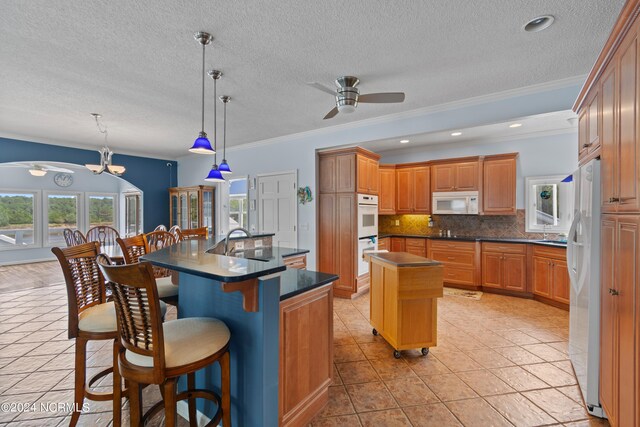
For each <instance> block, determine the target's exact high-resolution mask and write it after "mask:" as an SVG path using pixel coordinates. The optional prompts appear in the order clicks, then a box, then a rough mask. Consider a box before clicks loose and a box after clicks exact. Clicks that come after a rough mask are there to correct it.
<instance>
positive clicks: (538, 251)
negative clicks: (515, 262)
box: [533, 245, 567, 260]
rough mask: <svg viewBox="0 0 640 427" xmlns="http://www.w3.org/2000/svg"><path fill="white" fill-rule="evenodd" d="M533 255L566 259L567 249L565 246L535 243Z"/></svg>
mask: <svg viewBox="0 0 640 427" xmlns="http://www.w3.org/2000/svg"><path fill="white" fill-rule="evenodd" d="M533 255H534V256H542V257H547V258H556V259H561V260H566V259H567V250H566V249H565V248H553V247H551V246H542V245H533Z"/></svg>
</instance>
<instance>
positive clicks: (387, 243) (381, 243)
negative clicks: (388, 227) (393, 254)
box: [378, 237, 391, 251]
mask: <svg viewBox="0 0 640 427" xmlns="http://www.w3.org/2000/svg"><path fill="white" fill-rule="evenodd" d="M389 249H391V239H390V238H388V237H383V238H382V239H380V240H378V250H381V251H382V250H386V251H388V250H389Z"/></svg>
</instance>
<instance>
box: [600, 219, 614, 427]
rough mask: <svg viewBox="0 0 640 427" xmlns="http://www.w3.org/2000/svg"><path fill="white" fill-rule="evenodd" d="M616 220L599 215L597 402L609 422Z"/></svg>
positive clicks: (611, 415) (610, 418)
mask: <svg viewBox="0 0 640 427" xmlns="http://www.w3.org/2000/svg"><path fill="white" fill-rule="evenodd" d="M615 235H616V222H615V220H614V219H610V218H607V215H603V216H602V221H601V222H600V236H601V237H600V258H601V262H600V403H601V404H602V408H603V409H604V411H605V413H606V414H607V417H608V418H609V422H610V423H611V424H612V425H618V402H617V393H616V391H617V377H616V363H615V354H616V352H615V350H614V349H615V343H616V335H615V334H616V327H615V325H616V305H615V298H616V297H614V296H613V295H611V293H610V292H609V289H613V288H614V286H615V284H614V266H615V253H616V242H615V240H616V239H615Z"/></svg>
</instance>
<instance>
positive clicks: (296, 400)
mask: <svg viewBox="0 0 640 427" xmlns="http://www.w3.org/2000/svg"><path fill="white" fill-rule="evenodd" d="M279 357H280V370H279V372H280V373H279V375H280V378H279V384H278V388H279V399H278V402H279V425H281V426H300V425H307V424H308V423H309V421H310V420H311V419H313V417H314V416H315V415H316V414H317V413H318V412H319V411H320V410H322V407H323V406H324V405H326V403H327V402H328V401H329V386H330V385H331V384H332V377H333V292H332V285H331V284H328V285H324V286H321V287H319V288H316V289H313V290H311V291H308V292H305V293H303V294H300V295H296V296H294V297H292V298H289V299H286V300H284V301H282V302H281V303H280V355H279Z"/></svg>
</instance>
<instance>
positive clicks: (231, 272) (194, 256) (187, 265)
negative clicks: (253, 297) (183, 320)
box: [141, 237, 295, 282]
mask: <svg viewBox="0 0 640 427" xmlns="http://www.w3.org/2000/svg"><path fill="white" fill-rule="evenodd" d="M216 243H217V239H216V238H215V237H212V238H209V239H191V240H184V241H182V242H178V243H176V244H175V245H171V246H168V247H166V248H163V249H160V250H157V251H155V252H151V253H149V254H146V255H144V256H142V257H141V259H142V260H144V261H149V262H151V263H153V264H154V265H157V266H159V267H165V268H169V269H171V270H175V271H181V272H184V273H189V274H193V275H195V276H200V277H206V278H208V279H213V280H219V281H222V282H241V281H243V280H248V279H254V278H258V277H262V276H266V275H269V274H274V273H279V272H282V271H285V270H286V269H287V267H286V266H285V265H284V262H283V259H282V256H273V257H271V258H269V259H264V260H262V259H261V260H253V259H247V258H237V257H233V256H224V255H215V254H211V253H208V252H207V250H208V249H210V248H211V247H213V246H215V244H216ZM272 249H274V251H272V254H273V253H274V252H275V253H278V254H279V253H280V249H283V251H282V252H283V253H289V252H291V251H295V250H292V249H287V248H277V247H276V248H272ZM287 251H289V252H287Z"/></svg>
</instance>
